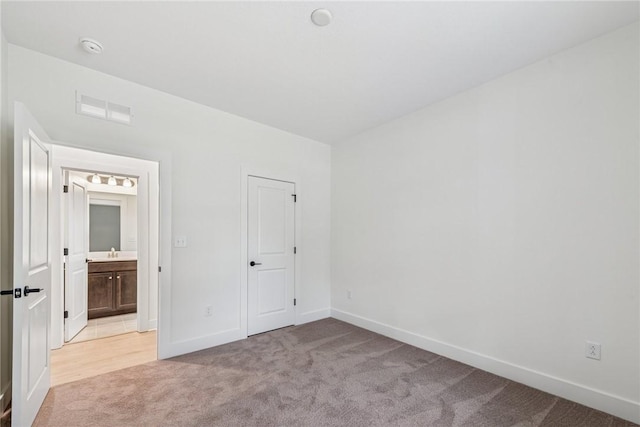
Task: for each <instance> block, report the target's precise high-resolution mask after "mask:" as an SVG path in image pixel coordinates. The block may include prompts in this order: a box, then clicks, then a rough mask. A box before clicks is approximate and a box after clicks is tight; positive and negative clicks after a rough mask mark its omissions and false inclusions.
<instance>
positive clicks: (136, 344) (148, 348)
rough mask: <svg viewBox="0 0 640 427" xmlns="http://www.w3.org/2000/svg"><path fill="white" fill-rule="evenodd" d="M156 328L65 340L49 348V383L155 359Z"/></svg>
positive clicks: (91, 375)
mask: <svg viewBox="0 0 640 427" xmlns="http://www.w3.org/2000/svg"><path fill="white" fill-rule="evenodd" d="M156 348H157V347H156V331H150V332H144V333H139V332H132V333H128V334H123V335H117V336H114V337H108V338H101V339H97V340H92V341H84V342H79V343H76V344H67V345H65V346H63V347H62V348H60V349H58V350H53V351H52V352H51V386H52V387H53V386H56V385H60V384H64V383H68V382H71V381H77V380H80V379H83V378H89V377H94V376H96V375H100V374H104V373H107V372H112V371H117V370H118V369H123V368H128V367H130V366H136V365H142V364H143V363H147V362H151V361H153V360H156V359H157V350H156Z"/></svg>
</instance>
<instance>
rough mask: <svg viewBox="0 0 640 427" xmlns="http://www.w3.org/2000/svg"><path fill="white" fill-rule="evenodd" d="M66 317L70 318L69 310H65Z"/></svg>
mask: <svg viewBox="0 0 640 427" xmlns="http://www.w3.org/2000/svg"><path fill="white" fill-rule="evenodd" d="M64 318H65V319H68V318H69V312H68V311H67V310H65V311H64Z"/></svg>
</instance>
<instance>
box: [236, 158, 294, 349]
mask: <svg viewBox="0 0 640 427" xmlns="http://www.w3.org/2000/svg"><path fill="white" fill-rule="evenodd" d="M240 173H241V177H240V330H241V331H243V333H244V338H246V337H247V336H248V333H247V331H248V323H247V315H248V309H247V305H248V285H249V282H248V275H247V264H248V263H249V260H248V259H247V247H248V243H247V239H248V228H247V227H248V221H247V215H248V212H249V207H248V203H247V194H248V193H247V191H248V184H247V181H248V177H249V176H256V177H259V178H266V179H274V180H278V181H286V182H292V183H294V184H295V189H296V195H297V200H296V203H295V204H294V205H295V219H294V221H295V232H294V234H295V243H294V245H295V246H296V247H297V248H300V244H301V241H302V201H301V199H302V198H301V197H300V195H301V194H303V193H302V182H301V181H302V180H301V179H300V176H299V174H298V173H297V172H296V171H292V170H289V169H287V168H283V167H275V168H274V167H272V166H266V167H265V166H256V165H246V164H243V165H242V166H241V168H240ZM294 268H295V271H294V281H295V283H294V298H296V299H297V298H298V296H299V295H300V294H301V292H300V290H301V287H302V280H301V278H302V255H301V254H299V253H298V254H297V255H296V256H295V267H294ZM299 307H300V305H299V304H298V305H297V306H295V307H294V310H295V313H296V322H297V319H298V308H299Z"/></svg>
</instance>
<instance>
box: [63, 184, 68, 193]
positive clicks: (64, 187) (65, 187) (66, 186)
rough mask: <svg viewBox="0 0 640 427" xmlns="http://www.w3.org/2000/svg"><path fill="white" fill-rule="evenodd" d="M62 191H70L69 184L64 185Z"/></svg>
mask: <svg viewBox="0 0 640 427" xmlns="http://www.w3.org/2000/svg"><path fill="white" fill-rule="evenodd" d="M62 192H63V193H68V192H69V186H68V185H63V186H62Z"/></svg>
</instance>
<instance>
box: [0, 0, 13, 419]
mask: <svg viewBox="0 0 640 427" xmlns="http://www.w3.org/2000/svg"><path fill="white" fill-rule="evenodd" d="M1 10H2V8H1V5H0V23H1V22H2V19H1V17H2V14H1ZM7 53H8V46H7V41H6V40H5V38H4V33H3V32H2V27H1V24H0V288H1V289H11V285H10V283H11V282H12V280H11V270H10V267H11V261H10V260H11V253H12V252H11V251H10V248H9V241H10V240H11V236H12V234H11V222H10V217H11V215H10V213H9V200H10V199H11V194H10V193H9V185H8V183H7V180H6V179H4V177H5V176H6V174H7V173H9V170H10V168H9V164H10V161H9V156H10V151H9V147H8V141H9V131H8V129H7V127H8V124H9V123H8V118H7V117H8V112H7V75H8V74H7V63H8V61H7ZM12 307H13V300H12V298H10V297H6V296H5V297H2V298H0V413H1V412H3V410H4V409H5V406H6V405H8V404H9V401H10V400H11V345H10V343H11V340H12V334H11V325H12V322H13V321H12V311H11V310H12Z"/></svg>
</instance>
